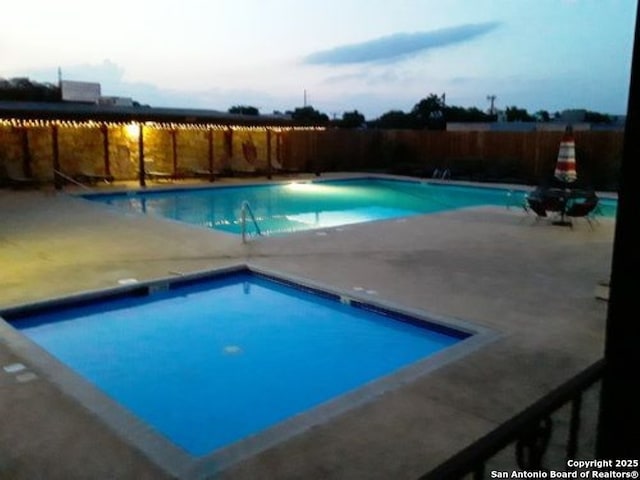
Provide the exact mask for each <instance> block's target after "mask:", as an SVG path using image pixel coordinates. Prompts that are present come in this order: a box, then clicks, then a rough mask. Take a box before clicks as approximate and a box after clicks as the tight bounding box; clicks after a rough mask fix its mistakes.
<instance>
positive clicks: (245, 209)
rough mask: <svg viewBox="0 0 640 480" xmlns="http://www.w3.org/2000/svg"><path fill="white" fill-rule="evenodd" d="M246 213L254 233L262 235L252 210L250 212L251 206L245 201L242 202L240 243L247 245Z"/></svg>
mask: <svg viewBox="0 0 640 480" xmlns="http://www.w3.org/2000/svg"><path fill="white" fill-rule="evenodd" d="M247 213H249V216H250V217H251V221H252V222H253V225H254V226H255V227H256V232H257V233H258V235H262V232H261V231H260V227H259V226H258V222H257V220H256V217H255V215H254V214H253V210H251V205H249V202H248V201H247V200H245V201H244V202H242V206H241V207H240V221H241V222H242V243H247Z"/></svg>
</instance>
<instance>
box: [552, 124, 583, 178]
mask: <svg viewBox="0 0 640 480" xmlns="http://www.w3.org/2000/svg"><path fill="white" fill-rule="evenodd" d="M553 175H554V176H555V177H556V178H557V179H558V180H560V181H561V182H565V183H569V182H575V181H576V179H577V178H578V174H577V172H576V142H575V140H574V139H573V135H572V134H571V132H570V131H567V132H566V133H565V134H564V136H563V137H562V141H561V142H560V150H559V151H558V161H557V162H556V169H555V171H554V173H553Z"/></svg>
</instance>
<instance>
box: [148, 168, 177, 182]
mask: <svg viewBox="0 0 640 480" xmlns="http://www.w3.org/2000/svg"><path fill="white" fill-rule="evenodd" d="M144 174H145V176H146V177H147V178H148V179H149V180H151V181H156V182H159V181H161V180H164V181H168V182H170V181H172V180H175V175H174V174H173V173H169V172H160V171H157V170H151V171H148V172H144Z"/></svg>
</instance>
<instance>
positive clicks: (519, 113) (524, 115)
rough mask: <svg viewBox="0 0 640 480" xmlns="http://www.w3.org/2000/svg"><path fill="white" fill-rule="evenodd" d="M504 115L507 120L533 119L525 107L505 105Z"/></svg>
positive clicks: (526, 120)
mask: <svg viewBox="0 0 640 480" xmlns="http://www.w3.org/2000/svg"><path fill="white" fill-rule="evenodd" d="M505 115H506V116H507V122H532V121H533V120H535V118H534V117H532V116H531V115H529V112H527V110H526V109H525V108H518V107H516V106H512V107H507V109H506V110H505Z"/></svg>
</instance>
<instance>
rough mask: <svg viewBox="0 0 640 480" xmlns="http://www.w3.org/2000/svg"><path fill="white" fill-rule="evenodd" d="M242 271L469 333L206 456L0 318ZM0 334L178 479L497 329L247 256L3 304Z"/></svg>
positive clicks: (279, 438) (404, 379)
mask: <svg viewBox="0 0 640 480" xmlns="http://www.w3.org/2000/svg"><path fill="white" fill-rule="evenodd" d="M242 271H249V272H251V273H254V274H256V275H258V276H263V277H267V278H268V279H270V280H273V281H280V282H282V283H285V284H288V285H290V286H294V287H296V288H302V289H303V290H310V291H312V292H314V293H320V294H322V293H324V294H328V295H329V296H332V297H334V299H336V300H338V301H341V302H343V303H353V304H354V306H361V305H365V306H371V307H372V308H373V309H378V310H382V311H383V312H392V313H398V314H400V315H404V316H407V317H410V318H412V319H416V320H418V321H423V322H428V323H429V324H432V325H435V326H438V325H440V326H442V327H444V328H445V329H454V330H456V331H460V332H463V333H467V334H470V335H471V336H469V337H468V338H466V339H462V340H461V341H460V342H458V343H457V344H455V345H453V346H451V347H448V348H446V349H445V350H443V351H441V352H437V353H435V354H433V355H431V356H429V357H427V358H425V359H422V360H419V361H417V362H414V363H412V364H410V365H408V366H406V367H403V368H401V369H400V370H398V371H396V372H395V373H392V374H389V375H385V376H383V377H380V378H378V379H376V380H374V381H372V382H369V383H366V384H364V385H362V386H360V387H359V388H357V389H356V390H354V391H350V392H347V393H345V394H342V395H339V396H338V397H334V398H333V399H331V400H329V401H327V402H324V403H322V404H320V405H317V406H316V407H313V408H311V409H309V410H307V411H305V412H303V413H301V414H299V415H296V416H294V417H291V418H289V419H287V420H285V421H283V422H280V423H278V424H276V425H274V426H272V427H270V428H268V429H266V430H264V431H262V432H259V433H258V434H255V435H252V436H249V437H246V438H244V439H242V440H240V441H238V442H235V443H232V444H230V445H227V446H225V447H223V448H220V449H218V450H216V451H214V452H212V453H209V454H207V455H204V456H201V457H195V456H192V455H190V454H188V453H186V452H185V451H184V450H182V449H181V448H179V447H178V446H176V445H175V444H174V443H172V442H171V441H170V440H168V439H167V438H165V437H164V436H162V435H161V434H160V433H158V432H156V431H155V430H154V429H153V428H152V427H151V426H149V425H147V424H146V423H145V422H143V421H142V420H140V419H139V418H138V417H136V416H135V415H134V414H133V413H131V412H129V411H128V410H127V409H126V408H125V407H123V406H121V405H120V404H118V403H117V402H116V401H115V400H113V399H111V398H110V397H108V396H107V395H106V394H104V393H103V392H101V391H100V390H99V389H98V388H97V387H95V386H93V385H92V384H91V383H90V382H89V381H88V380H85V379H84V378H83V377H81V376H80V375H79V374H76V373H75V372H73V371H72V370H71V369H70V368H69V367H67V366H66V365H64V364H63V363H62V362H60V361H59V360H57V359H56V358H55V357H54V356H53V355H51V354H49V353H48V352H46V351H45V350H44V349H43V348H41V347H40V346H38V345H37V344H35V343H34V342H32V341H31V340H30V339H28V338H27V337H26V336H24V335H22V334H21V333H20V332H19V331H18V330H16V329H15V328H13V327H12V326H11V325H10V324H9V323H8V322H7V321H5V320H4V319H3V318H2V317H3V316H14V315H17V316H20V314H29V313H34V312H36V311H39V310H43V309H49V308H56V307H64V306H68V305H73V304H79V303H84V302H91V301H93V300H97V299H102V298H105V297H117V296H122V295H126V296H129V295H152V294H153V292H154V291H157V290H165V289H166V288H169V287H170V285H171V284H173V283H180V282H190V281H204V280H206V279H212V278H215V277H218V276H221V275H226V274H233V273H238V272H242ZM0 336H2V337H3V338H4V339H5V340H6V342H7V343H8V344H9V345H10V346H11V347H12V348H13V349H14V350H15V351H16V352H19V353H20V354H21V355H22V357H23V358H25V359H28V362H30V363H32V364H33V366H35V367H36V369H37V371H38V372H39V373H41V374H42V375H44V376H45V377H47V378H48V379H49V380H50V381H51V382H52V383H54V384H55V385H57V386H58V387H59V388H60V389H61V390H62V392H64V393H65V394H67V395H69V396H70V397H72V398H74V399H75V400H77V401H78V402H79V403H80V404H81V405H82V406H83V407H84V408H85V409H87V410H88V411H90V412H91V413H92V414H94V415H96V416H97V417H98V418H99V419H100V420H101V421H102V423H104V424H105V425H106V426H107V427H108V428H109V429H110V430H112V431H113V432H114V433H116V434H117V435H118V436H119V437H121V438H122V439H123V440H124V441H125V442H126V443H127V444H130V445H132V446H133V447H134V448H137V449H138V450H140V451H141V452H142V453H143V454H145V455H146V456H147V457H148V458H150V459H151V460H152V461H153V462H154V463H155V464H156V465H158V466H159V467H160V468H162V469H163V470H165V471H166V472H168V473H170V474H171V475H174V476H176V477H178V478H185V479H191V478H203V477H208V476H210V475H215V474H216V473H220V472H222V471H224V470H225V469H227V468H229V467H230V466H232V465H234V464H236V463H238V462H241V461H243V460H245V459H247V458H249V457H251V456H253V455H256V454H258V453H260V452H262V451H264V450H266V449H268V448H270V447H272V446H274V445H277V444H279V443H281V442H284V441H286V440H287V439H289V438H291V437H294V436H296V435H298V434H300V433H302V432H304V431H306V430H308V429H310V428H311V427H313V426H314V425H319V424H323V423H326V422H328V421H330V420H331V419H333V418H335V417H337V416H339V415H341V414H343V413H346V412H347V411H350V410H352V409H355V408H357V407H358V406H361V405H364V404H366V403H369V402H371V401H374V400H375V399H376V398H378V397H380V396H381V395H383V394H384V393H385V392H389V391H393V390H396V389H398V388H400V387H402V386H403V385H406V384H410V383H412V382H414V381H416V380H417V379H419V378H421V377H423V376H424V375H427V374H428V373H430V372H432V371H434V370H436V369H438V368H440V367H442V366H444V365H446V364H448V363H450V362H453V361H455V360H458V359H460V358H462V357H464V356H466V355H468V354H470V353H471V352H473V351H476V350H477V349H479V348H482V347H484V346H485V345H487V344H489V343H491V342H493V341H495V340H497V339H498V338H500V337H501V336H502V334H501V333H500V332H498V331H496V330H492V329H489V328H487V327H484V326H482V325H479V324H477V323H472V322H468V321H466V320H462V319H458V318H453V317H445V316H442V315H435V314H433V313H430V312H428V311H425V310H418V309H412V308H406V307H403V306H400V305H398V304H395V303H392V302H388V301H385V300H384V299H380V298H374V297H372V296H371V295H369V294H366V293H364V292H352V291H349V292H347V291H344V290H340V289H336V288H333V287H331V286H329V285H326V284H322V283H319V282H315V281H312V280H309V279H306V278H301V277H297V276H294V275H290V274H284V273H282V272H277V271H273V270H270V269H265V268H262V267H257V266H255V265H253V264H251V263H239V264H236V265H232V266H228V267H222V268H216V269H208V270H202V271H197V272H193V273H189V274H184V275H178V276H170V277H164V278H160V279H156V280H152V281H146V282H139V283H134V284H131V285H121V286H117V287H112V288H108V289H100V290H91V291H85V292H81V293H78V294H73V295H69V296H64V297H59V298H51V299H47V300H44V301H40V302H34V303H30V304H26V305H17V306H11V307H9V308H6V309H2V310H0Z"/></svg>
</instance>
